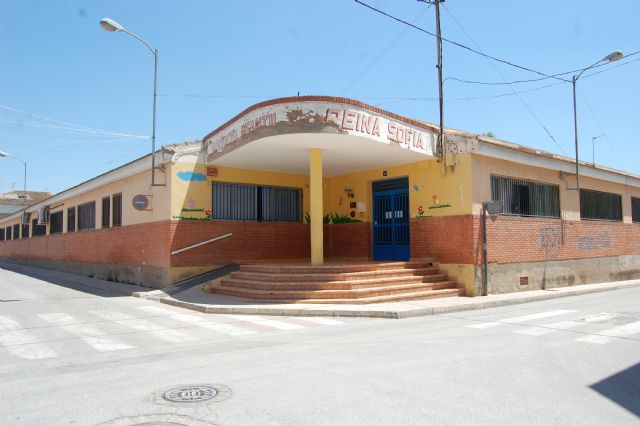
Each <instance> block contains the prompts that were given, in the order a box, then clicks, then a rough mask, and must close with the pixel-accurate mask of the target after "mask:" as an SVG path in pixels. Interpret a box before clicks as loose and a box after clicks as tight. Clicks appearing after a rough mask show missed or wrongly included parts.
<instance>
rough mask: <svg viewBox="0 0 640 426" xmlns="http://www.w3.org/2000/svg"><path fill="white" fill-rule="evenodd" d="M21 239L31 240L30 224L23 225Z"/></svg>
mask: <svg viewBox="0 0 640 426" xmlns="http://www.w3.org/2000/svg"><path fill="white" fill-rule="evenodd" d="M20 235H21V238H29V224H28V223H23V224H22V234H20Z"/></svg>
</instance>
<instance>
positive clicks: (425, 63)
mask: <svg viewBox="0 0 640 426" xmlns="http://www.w3.org/2000/svg"><path fill="white" fill-rule="evenodd" d="M363 1H366V2H367V3H369V4H371V5H373V6H375V7H377V8H380V9H383V10H385V11H387V12H389V13H392V14H394V15H396V16H398V17H401V18H403V19H405V20H407V21H411V22H414V23H415V25H418V26H420V27H423V28H424V29H426V30H428V31H432V32H433V31H435V30H434V28H435V17H434V8H433V7H429V6H428V5H427V4H425V3H422V2H417V1H415V0H393V1H391V0H363ZM441 11H442V12H441V14H442V32H443V36H444V37H446V38H449V39H451V40H454V41H456V42H459V43H462V44H464V45H467V46H470V47H473V48H474V49H476V50H480V51H482V52H484V53H486V54H488V55H491V56H494V57H497V58H500V59H505V60H508V61H510V62H513V63H515V64H518V65H522V66H525V67H527V68H531V69H534V70H538V71H540V72H543V73H545V74H556V73H562V72H565V71H572V70H579V69H582V68H585V67H587V66H589V65H591V64H592V63H593V62H596V61H597V60H599V59H601V58H602V57H604V56H605V55H607V54H608V53H610V52H612V51H614V50H622V51H623V52H625V54H626V55H629V54H632V53H634V52H637V51H640V27H639V26H638V21H639V20H640V2H638V1H637V0H623V1H612V2H607V3H602V2H597V1H591V0H580V1H578V0H567V1H561V2H559V1H547V0H538V1H536V2H520V1H518V2H514V1H502V0H496V1H493V2H477V1H470V0H447V1H446V2H445V3H444V5H443V7H442V9H441ZM103 17H110V18H112V19H114V20H116V21H118V22H119V23H121V24H122V25H123V26H125V27H126V28H127V29H129V30H130V31H132V32H134V33H136V34H138V35H139V36H141V37H142V38H144V39H146V40H147V41H148V42H149V43H150V44H151V45H152V46H153V47H155V48H157V49H158V50H159V83H158V84H159V88H158V92H159V94H160V96H159V98H158V127H157V143H158V145H162V144H170V143H176V142H181V141H185V140H193V139H199V138H202V137H203V136H204V135H205V134H207V133H208V132H209V131H211V130H213V129H214V128H216V127H217V126H218V125H220V124H222V123H223V122H225V121H226V120H228V119H229V118H231V117H233V116H234V115H235V114H237V113H238V112H240V111H241V110H242V109H244V108H246V107H247V106H250V105H252V104H254V103H257V102H259V101H261V100H264V99H269V98H275V97H282V96H292V95H296V94H297V93H298V92H299V93H300V94H305V95H337V96H345V97H350V98H354V99H359V100H362V101H364V102H367V103H369V104H372V105H377V106H380V107H381V108H384V109H387V110H390V111H393V112H395V113H398V114H402V115H406V116H409V117H414V118H417V119H421V120H425V121H429V122H433V123H437V121H438V103H437V101H436V99H437V95H438V88H437V72H436V68H435V63H436V43H435V39H434V38H433V37H430V36H428V35H426V34H423V33H421V32H419V31H417V30H414V29H411V28H408V27H406V26H404V25H402V24H400V23H397V22H395V21H392V20H390V19H388V18H385V17H384V16H381V15H378V14H376V13H374V12H372V11H371V10H369V9H366V8H365V7H363V6H361V5H358V4H357V3H356V2H354V1H352V0H326V1H305V0H283V1H273V2H265V1H257V0H246V1H242V2H214V1H186V0H185V1H180V2H178V1H141V0H138V1H108V2H105V1H77V0H40V1H33V0H20V1H18V0H13V1H8V0H0V150H1V151H5V152H7V153H9V154H12V155H15V156H16V157H19V158H21V159H23V160H26V161H27V163H28V177H27V181H28V182H27V186H28V188H29V189H33V190H48V191H50V192H53V193H56V192H59V191H61V190H64V189H66V188H68V187H71V186H74V185H76V184H78V183H80V182H82V181H84V180H87V179H89V178H91V177H93V176H96V175H98V174H100V173H104V172H106V171H108V170H111V169H112V168H114V167H117V166H119V165H122V164H124V163H127V162H129V161H131V160H133V159H135V158H138V157H140V156H142V155H144V154H146V153H148V152H149V151H150V142H149V139H144V138H140V137H139V136H149V135H150V134H151V106H152V93H153V92H152V90H153V56H152V55H151V53H150V52H149V51H148V50H146V48H145V47H144V45H142V44H141V43H139V42H138V41H136V40H135V39H133V38H131V37H130V36H128V35H126V34H123V33H108V32H106V31H104V30H102V29H101V28H100V26H99V24H98V22H99V20H100V19H101V18H103ZM443 56H444V66H443V70H444V77H445V78H447V79H446V81H445V85H444V93H445V113H444V116H445V125H446V126H447V127H453V128H458V129H462V130H467V131H471V132H476V133H484V132H489V131H490V132H492V133H494V134H495V135H496V137H498V138H500V139H504V140H508V141H512V142H516V143H520V144H523V145H527V146H531V147H536V148H539V149H543V150H546V151H551V152H555V153H559V154H565V155H568V156H573V155H574V148H573V110H572V97H571V84H569V83H563V82H559V81H557V80H553V79H547V80H542V81H537V82H529V83H519V84H512V85H504V84H503V85H494V84H492V85H484V84H483V85H481V84H470V83H462V82H459V81H457V80H455V79H461V80H470V81H479V82H488V83H504V82H505V81H515V80H527V79H534V78H538V77H540V76H539V75H536V74H532V73H530V72H527V71H523V70H520V69H517V68H514V67H510V66H507V65H504V64H500V63H498V62H495V61H488V60H487V59H486V58H484V57H482V56H480V55H477V54H475V53H472V52H469V51H467V50H464V49H461V48H459V47H456V46H453V45H451V44H447V43H445V44H444V53H443ZM592 71H604V72H602V73H599V74H594V75H592V76H589V75H590V74H591V72H592ZM566 77H567V78H568V79H570V78H571V74H567V75H566ZM544 86H549V87H544ZM578 88H579V90H578V117H579V121H578V123H579V135H580V142H581V145H580V146H581V149H580V152H581V159H584V160H587V161H591V159H592V152H591V146H592V138H593V137H594V136H599V135H601V134H603V133H604V134H605V136H602V137H599V138H597V139H596V162H597V163H599V164H603V165H606V166H609V167H613V168H617V169H622V170H626V171H629V172H632V173H636V174H640V161H638V158H640V155H639V154H640V148H639V147H638V136H637V134H638V132H637V130H636V128H635V125H636V121H635V120H637V119H638V116H639V114H638V113H639V112H640V107H639V106H638V94H640V54H636V55H631V56H627V57H626V58H623V59H621V60H620V61H618V62H615V63H611V64H608V65H607V66H603V67H599V68H597V69H595V70H590V71H587V72H586V73H585V74H583V76H582V77H581V79H580V80H579V83H578ZM513 91H516V92H522V93H519V94H518V95H514V94H513ZM545 129H546V130H545ZM547 132H548V133H547ZM22 183H23V175H22V164H21V163H20V162H18V161H15V160H13V159H9V158H0V192H5V191H9V190H11V189H12V188H18V189H19V188H22Z"/></svg>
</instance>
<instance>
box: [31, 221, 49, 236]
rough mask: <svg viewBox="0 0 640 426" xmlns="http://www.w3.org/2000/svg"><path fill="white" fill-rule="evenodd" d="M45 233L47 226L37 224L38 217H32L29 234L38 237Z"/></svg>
mask: <svg viewBox="0 0 640 426" xmlns="http://www.w3.org/2000/svg"><path fill="white" fill-rule="evenodd" d="M46 234H47V226H46V225H38V219H33V220H32V221H31V236H32V237H39V236H41V235H46Z"/></svg>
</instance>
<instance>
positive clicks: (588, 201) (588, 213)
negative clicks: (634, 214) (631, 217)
mask: <svg viewBox="0 0 640 426" xmlns="http://www.w3.org/2000/svg"><path fill="white" fill-rule="evenodd" d="M580 219H590V220H615V221H618V222H621V221H622V196H621V195H620V194H610V193H608V192H600V191H592V190H589V189H581V190H580Z"/></svg>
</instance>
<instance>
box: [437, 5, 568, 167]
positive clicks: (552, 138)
mask: <svg viewBox="0 0 640 426" xmlns="http://www.w3.org/2000/svg"><path fill="white" fill-rule="evenodd" d="M443 6H444V5H443ZM444 10H446V11H447V13H448V14H449V15H450V16H451V17H452V18H453V21H454V22H455V23H456V24H457V25H458V26H459V27H460V29H461V30H462V31H463V32H464V33H465V34H466V36H467V37H468V38H469V40H471V42H472V43H473V44H474V46H476V48H477V49H478V50H479V49H480V47H479V46H478V44H477V43H476V42H475V40H474V39H473V38H472V37H471V35H470V34H469V33H468V32H467V30H465V29H464V27H463V26H462V24H460V22H458V20H457V19H456V17H455V16H453V14H452V13H451V12H450V11H449V9H448V8H447V7H446V6H444ZM487 62H489V65H491V67H492V68H493V70H494V71H495V72H496V73H497V74H498V75H499V76H500V77H501V78H502V80H504V81H505V82H506V81H507V79H506V77H505V76H504V75H503V74H502V73H501V72H500V70H498V68H497V67H496V66H495V64H494V63H493V62H491V61H489V57H488V56H487ZM538 74H539V73H538ZM547 77H551V76H547ZM552 78H555V79H557V80H561V81H562V82H566V81H567V80H565V79H563V78H558V77H552ZM559 84H560V83H559ZM509 88H510V89H511V91H512V92H513V94H514V95H516V96H517V97H518V100H519V101H520V103H522V105H524V107H525V108H526V109H527V111H529V114H531V116H532V117H533V118H534V119H535V120H536V121H537V122H538V124H539V125H540V127H542V129H543V130H544V131H545V132H546V133H547V135H548V136H549V138H550V139H551V140H552V141H553V143H555V144H556V146H557V147H558V148H560V151H562V153H563V154H564V155H568V154H567V153H566V152H565V150H564V149H563V148H562V146H561V145H560V144H559V143H558V141H557V140H556V138H554V137H553V135H552V134H551V132H550V131H549V129H547V126H545V125H544V123H542V121H541V120H540V118H538V116H537V115H536V113H535V112H533V110H532V109H531V107H530V106H529V105H528V104H527V103H526V102H525V101H524V99H522V96H520V94H519V93H518V92H517V91H516V90H515V89H514V88H513V86H512V85H511V84H509Z"/></svg>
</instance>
